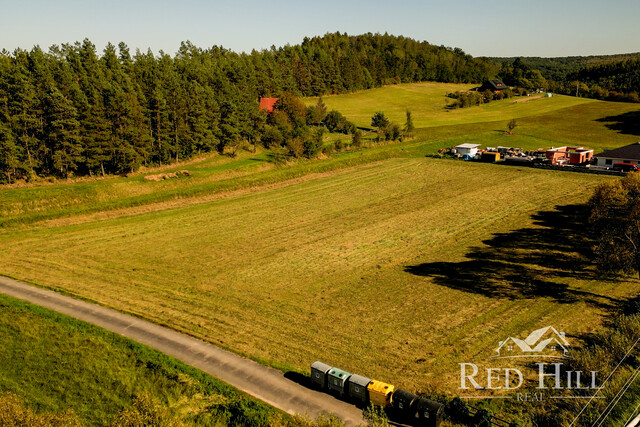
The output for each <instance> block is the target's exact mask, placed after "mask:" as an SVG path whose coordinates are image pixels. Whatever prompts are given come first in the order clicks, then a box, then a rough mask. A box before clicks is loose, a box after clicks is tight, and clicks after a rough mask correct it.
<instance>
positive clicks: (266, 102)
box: [260, 98, 280, 113]
mask: <svg viewBox="0 0 640 427" xmlns="http://www.w3.org/2000/svg"><path fill="white" fill-rule="evenodd" d="M278 99H280V98H260V109H261V110H266V112H267V113H271V112H272V111H273V107H274V106H275V105H276V102H278Z"/></svg>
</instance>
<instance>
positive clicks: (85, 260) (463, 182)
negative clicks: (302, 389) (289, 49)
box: [0, 158, 640, 393]
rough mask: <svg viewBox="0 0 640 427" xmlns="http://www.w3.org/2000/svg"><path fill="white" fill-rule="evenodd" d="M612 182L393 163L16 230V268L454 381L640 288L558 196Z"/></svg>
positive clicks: (236, 331) (269, 345) (112, 299)
mask: <svg viewBox="0 0 640 427" xmlns="http://www.w3.org/2000/svg"><path fill="white" fill-rule="evenodd" d="M604 179H611V178H609V177H602V176H591V175H582V174H571V173H564V172H553V171H543V170H531V169H528V168H517V167H507V166H497V165H487V164H469V163H465V162H461V161H449V160H436V159H427V158H395V159H388V160H381V161H378V162H376V163H372V164H367V165H361V166H357V167H354V168H351V169H346V170H341V171H336V172H333V173H330V174H327V175H326V176H319V177H317V178H316V179H313V180H307V181H300V182H297V183H295V184H291V185H288V186H284V187H279V188H273V189H265V190H263V191H258V192H252V193H247V194H243V195H239V196H237V197H233V198H228V199H221V200H215V201H211V202H204V203H199V204H194V205H190V206H183V207H177V208H174V209H169V210H161V211H154V212H148V213H143V214H139V215H134V216H122V217H114V218H108V219H104V220H100V221H88V222H85V223H81V224H71V225H60V226H50V227H46V228H45V227H35V228H32V229H29V230H28V231H25V230H19V229H16V230H11V229H6V230H4V231H3V232H0V245H2V246H3V248H5V249H4V250H3V251H2V253H0V271H2V272H3V274H7V275H11V276H14V277H17V278H20V279H23V280H28V281H30V282H34V283H38V284H40V285H43V286H48V287H52V288H56V289H63V290H65V291H67V292H69V293H71V294H75V295H79V296H82V297H86V298H90V299H92V300H95V301H99V302H100V303H102V304H105V305H107V306H109V307H114V308H117V309H120V310H123V311H126V312H130V313H133V314H135V315H138V316H142V317H145V318H147V319H150V320H153V321H156V322H158V323H161V324H168V325H171V326H172V327H174V328H175V329H178V330H181V331H185V332H187V333H190V334H192V335H196V336H199V337H202V338H204V339H206V340H208V341H211V342H213V343H215V344H218V345H221V346H223V347H226V348H229V349H231V350H233V351H235V352H237V353H240V354H243V355H246V356H249V357H253V358H256V359H259V360H261V361H264V362H267V363H269V364H272V365H275V366H283V365H286V366H291V367H292V368H293V369H295V370H298V371H306V370H307V369H308V365H309V364H310V363H311V362H313V361H314V360H316V359H319V360H323V361H325V362H327V363H330V364H332V365H335V366H340V367H342V368H344V369H347V370H349V371H352V372H357V373H360V374H363V375H367V376H372V377H375V378H378V379H381V380H386V381H389V382H392V383H396V384H398V385H399V386H402V387H404V388H408V389H410V390H416V391H425V392H430V393H433V392H436V391H437V392H442V391H448V392H455V391H456V388H457V387H458V381H459V378H458V377H459V372H457V371H458V363H460V362H465V361H470V360H477V359H479V358H488V357H489V356H491V354H492V352H493V349H494V348H495V346H496V344H497V340H498V339H504V337H506V336H511V335H515V334H519V333H521V332H522V331H527V330H534V329H536V328H538V327H542V326H546V325H547V324H553V325H555V326H556V328H561V329H562V330H565V331H571V333H572V334H575V337H576V340H577V341H578V342H579V340H580V336H582V334H588V333H590V332H592V331H594V330H596V329H598V328H600V327H601V325H602V322H603V320H602V319H603V316H604V315H605V314H606V313H607V310H608V308H609V307H610V306H611V304H613V301H617V300H623V299H625V298H627V297H628V296H629V295H631V294H633V293H636V292H637V291H638V290H640V287H639V286H638V284H637V283H633V282H628V283H627V282H622V281H602V280H600V279H598V278H597V277H596V276H595V275H594V274H593V272H592V271H591V268H590V267H589V265H590V264H589V263H588V261H587V260H586V258H585V255H584V254H583V253H582V252H581V250H582V249H584V248H583V247H582V246H584V244H583V242H582V241H580V242H579V243H580V244H576V245H574V243H573V239H574V236H573V234H567V233H568V231H567V230H566V228H563V227H565V225H566V224H565V223H566V221H564V220H563V218H564V217H563V215H564V214H563V212H564V211H563V210H562V209H563V208H560V210H555V208H556V207H557V206H561V207H562V206H571V205H574V204H579V203H582V202H584V201H585V200H586V198H587V197H588V195H589V194H590V192H591V190H592V189H593V187H594V186H595V185H596V184H597V183H598V182H601V181H602V180H604ZM557 216H559V218H556V217H557ZM569 219H571V218H568V219H567V220H569ZM550 236H552V237H553V236H559V237H557V240H553V239H551V237H550ZM550 239H551V240H550ZM510 242H515V244H516V246H510V245H511V243H510ZM556 258H557V259H559V260H560V262H554V259H556ZM576 266H578V267H579V268H578V267H576ZM575 268H578V270H575Z"/></svg>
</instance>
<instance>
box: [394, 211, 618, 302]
mask: <svg viewBox="0 0 640 427" xmlns="http://www.w3.org/2000/svg"><path fill="white" fill-rule="evenodd" d="M532 218H533V220H534V224H535V225H536V226H538V227H535V228H534V227H530V228H521V229H518V230H514V231H510V232H506V233H496V234H494V235H493V237H492V238H491V239H488V240H485V241H483V242H482V243H483V245H482V246H478V247H473V248H471V250H470V251H469V253H467V254H466V255H465V257H466V258H467V260H465V261H461V262H431V263H424V264H419V265H412V266H407V267H405V271H406V272H408V273H411V274H414V275H417V276H422V277H430V278H432V279H433V281H434V283H436V284H438V285H441V286H447V287H449V288H452V289H457V290H462V291H465V292H472V293H477V294H480V295H484V296H487V297H498V298H508V299H533V298H552V299H554V300H555V301H557V302H560V303H566V304H570V303H574V302H578V301H584V302H587V303H588V304H591V305H596V306H599V307H602V308H610V307H612V306H613V305H615V304H616V303H618V301H617V300H615V299H612V298H610V297H606V296H602V295H598V294H593V293H590V292H585V291H581V290H579V289H573V288H570V287H569V286H568V285H567V284H565V283H561V282H560V281H559V279H566V278H575V279H595V278H596V272H595V270H594V269H593V268H592V262H591V261H590V260H591V255H592V253H591V247H592V246H593V240H592V237H591V236H590V234H589V232H588V231H587V208H586V206H584V205H566V206H557V207H556V208H555V210H553V211H541V212H538V213H536V214H534V215H532ZM597 279H598V280H603V279H602V278H601V277H599V276H598V277H597Z"/></svg>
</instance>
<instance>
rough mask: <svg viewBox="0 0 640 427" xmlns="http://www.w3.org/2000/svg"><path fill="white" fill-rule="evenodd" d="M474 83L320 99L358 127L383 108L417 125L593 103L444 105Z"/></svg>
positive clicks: (406, 86)
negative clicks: (408, 116)
mask: <svg viewBox="0 0 640 427" xmlns="http://www.w3.org/2000/svg"><path fill="white" fill-rule="evenodd" d="M476 86H478V85H464V84H451V83H411V84H402V85H393V86H384V87H381V88H377V89H371V90H367V91H362V92H356V93H354V94H346V95H333V96H326V97H323V98H322V100H323V101H324V103H325V104H326V105H327V107H328V108H329V109H335V110H338V111H340V112H341V113H342V114H344V115H345V116H346V117H347V118H349V119H350V120H352V121H353V122H354V123H355V124H356V125H357V126H364V127H370V126H371V116H372V115H373V113H375V112H376V111H383V112H384V113H385V114H386V115H387V117H389V119H390V120H391V121H394V122H396V123H398V124H400V125H403V124H404V122H405V112H406V110H407V109H409V110H410V111H411V113H412V115H413V120H414V124H415V126H416V127H418V128H422V127H433V126H444V125H455V124H462V123H480V122H491V121H497V120H504V121H505V122H506V121H508V120H510V119H512V118H516V119H517V118H521V117H527V116H531V115H539V114H545V113H550V112H553V111H557V110H560V109H563V108H567V107H573V106H576V105H581V104H589V103H592V102H596V101H593V100H590V99H586V98H574V97H570V96H555V97H553V98H543V99H537V100H532V101H531V102H525V103H514V100H515V99H519V98H511V99H505V100H502V101H494V102H490V103H488V104H484V105H481V106H476V107H470V108H464V109H458V110H448V109H446V108H445V106H446V105H448V104H450V103H451V102H453V100H451V99H449V98H447V97H446V94H447V93H450V92H455V91H459V90H469V89H471V88H473V87H476ZM315 102H317V98H308V99H307V104H308V105H311V104H314V103H315Z"/></svg>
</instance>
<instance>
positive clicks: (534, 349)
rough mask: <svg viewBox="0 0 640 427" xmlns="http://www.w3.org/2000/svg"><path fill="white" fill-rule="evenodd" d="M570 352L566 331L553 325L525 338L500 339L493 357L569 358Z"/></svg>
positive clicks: (537, 330)
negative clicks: (559, 329)
mask: <svg viewBox="0 0 640 427" xmlns="http://www.w3.org/2000/svg"><path fill="white" fill-rule="evenodd" d="M568 352H569V343H568V342H567V339H566V338H565V334H564V332H558V331H557V330H556V328H554V327H553V326H546V327H544V328H540V329H536V330H535V331H533V332H531V333H530V334H529V336H527V337H526V338H525V339H524V340H521V339H519V338H515V337H509V338H507V339H506V340H504V341H500V343H499V344H498V348H496V355H494V356H493V358H495V359H506V358H512V357H551V358H560V359H568V358H569V356H568V355H567V354H568Z"/></svg>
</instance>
